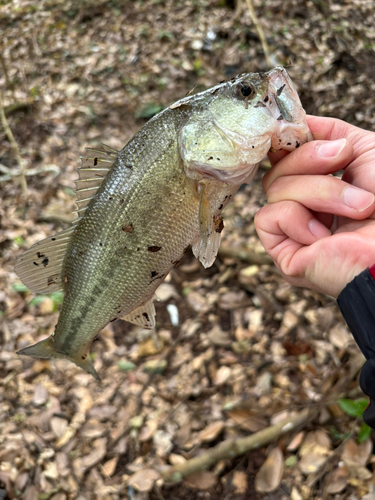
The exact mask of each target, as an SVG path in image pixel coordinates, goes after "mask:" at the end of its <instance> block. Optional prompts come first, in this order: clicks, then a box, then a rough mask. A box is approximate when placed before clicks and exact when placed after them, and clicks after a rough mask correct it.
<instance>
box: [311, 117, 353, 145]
mask: <svg viewBox="0 0 375 500" xmlns="http://www.w3.org/2000/svg"><path fill="white" fill-rule="evenodd" d="M306 120H307V124H308V126H309V128H310V130H311V133H312V135H313V137H314V139H323V140H325V141H335V140H336V139H342V138H348V137H349V136H350V135H351V134H353V132H354V131H355V130H356V129H357V130H359V129H358V127H355V126H354V125H349V123H346V122H344V121H342V120H338V119H337V118H327V117H325V116H313V115H307V116H306Z"/></svg>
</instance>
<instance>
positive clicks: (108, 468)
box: [103, 457, 119, 476]
mask: <svg viewBox="0 0 375 500" xmlns="http://www.w3.org/2000/svg"><path fill="white" fill-rule="evenodd" d="M118 459H119V457H114V458H112V459H111V460H108V462H106V463H105V464H103V472H104V474H105V475H106V476H112V474H114V472H115V470H116V467H117V462H118Z"/></svg>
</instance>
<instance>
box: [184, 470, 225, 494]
mask: <svg viewBox="0 0 375 500" xmlns="http://www.w3.org/2000/svg"><path fill="white" fill-rule="evenodd" d="M216 481H217V478H216V476H215V474H213V473H212V472H210V471H208V470H203V471H199V472H195V473H194V474H190V476H188V477H186V478H185V482H186V483H187V484H188V485H189V486H191V487H192V488H197V489H199V490H208V489H210V488H212V487H213V486H214V484H215V483H216Z"/></svg>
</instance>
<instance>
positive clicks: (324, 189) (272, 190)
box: [267, 175, 375, 219]
mask: <svg viewBox="0 0 375 500" xmlns="http://www.w3.org/2000/svg"><path fill="white" fill-rule="evenodd" d="M267 200H268V203H277V202H280V201H285V200H291V201H296V202H298V203H301V204H302V205H304V206H305V207H307V208H308V209H310V210H314V211H316V212H323V213H329V214H333V215H338V216H342V217H348V218H351V219H365V218H366V217H368V216H369V215H371V214H372V213H373V212H374V210H375V195H374V194H373V193H370V192H368V191H365V190H364V189H359V188H357V187H354V186H351V185H350V184H347V183H346V182H344V181H342V180H341V179H338V178H336V177H332V176H327V175H303V176H302V175H295V176H293V175H291V176H286V177H279V178H278V179H276V180H275V182H273V183H272V184H271V186H270V187H269V188H268V190H267Z"/></svg>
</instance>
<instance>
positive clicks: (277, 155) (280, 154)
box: [268, 149, 290, 166]
mask: <svg viewBox="0 0 375 500" xmlns="http://www.w3.org/2000/svg"><path fill="white" fill-rule="evenodd" d="M288 154H290V151H285V150H284V149H282V150H281V151H275V152H274V153H268V159H269V161H270V163H271V165H272V166H274V165H276V163H277V162H279V161H280V160H281V158H284V156H287V155H288Z"/></svg>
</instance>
